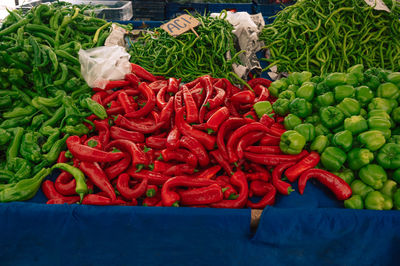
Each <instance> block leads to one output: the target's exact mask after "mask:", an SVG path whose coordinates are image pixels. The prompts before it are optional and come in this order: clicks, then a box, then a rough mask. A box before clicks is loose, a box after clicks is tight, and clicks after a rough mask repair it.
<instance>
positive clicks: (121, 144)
mask: <svg viewBox="0 0 400 266" xmlns="http://www.w3.org/2000/svg"><path fill="white" fill-rule="evenodd" d="M112 147H115V148H117V149H119V150H121V151H123V152H127V153H129V155H130V156H131V159H132V165H133V166H136V167H140V166H142V167H143V166H144V165H147V164H148V158H147V156H146V154H145V153H144V152H143V151H142V150H141V149H139V147H138V146H137V145H136V143H134V142H132V141H130V140H126V139H116V140H113V141H111V142H110V143H108V145H107V146H106V147H105V149H106V150H110V149H111V148H112Z"/></svg>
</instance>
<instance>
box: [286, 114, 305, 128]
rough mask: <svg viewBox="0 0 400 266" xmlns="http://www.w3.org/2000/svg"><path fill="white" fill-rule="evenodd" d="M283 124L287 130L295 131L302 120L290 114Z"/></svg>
mask: <svg viewBox="0 0 400 266" xmlns="http://www.w3.org/2000/svg"><path fill="white" fill-rule="evenodd" d="M283 124H284V126H285V129H286V130H290V129H294V128H295V127H296V126H298V125H300V124H301V119H300V118H299V117H298V116H297V115H294V114H288V115H287V116H286V117H285V119H284V120H283Z"/></svg>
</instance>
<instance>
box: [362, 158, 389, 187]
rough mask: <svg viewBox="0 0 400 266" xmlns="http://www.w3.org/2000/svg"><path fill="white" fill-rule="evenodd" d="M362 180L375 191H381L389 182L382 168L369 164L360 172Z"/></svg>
mask: <svg viewBox="0 0 400 266" xmlns="http://www.w3.org/2000/svg"><path fill="white" fill-rule="evenodd" d="M358 176H359V177H360V179H361V180H362V181H363V182H364V183H365V184H367V185H369V186H371V187H372V188H374V189H381V188H382V187H383V183H384V182H385V181H386V180H387V174H386V172H385V170H384V169H383V168H382V166H380V165H377V164H368V165H366V166H364V167H362V168H361V169H360V171H359V172H358Z"/></svg>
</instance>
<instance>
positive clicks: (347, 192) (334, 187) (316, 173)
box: [298, 168, 352, 200]
mask: <svg viewBox="0 0 400 266" xmlns="http://www.w3.org/2000/svg"><path fill="white" fill-rule="evenodd" d="M311 178H315V179H317V180H318V181H319V182H321V183H322V184H323V185H325V186H326V187H327V188H329V189H330V190H331V191H332V192H333V193H334V194H335V196H336V198H337V199H338V200H346V199H348V198H350V196H351V194H352V191H351V187H350V186H349V184H347V183H346V181H344V180H343V179H342V178H340V177H338V176H336V175H334V174H332V173H329V172H328V171H325V170H322V169H315V168H314V169H308V170H307V171H305V172H303V173H302V174H301V176H300V178H299V181H298V184H299V185H298V187H299V192H300V194H303V193H304V189H305V188H306V184H307V181H308V180H309V179H311Z"/></svg>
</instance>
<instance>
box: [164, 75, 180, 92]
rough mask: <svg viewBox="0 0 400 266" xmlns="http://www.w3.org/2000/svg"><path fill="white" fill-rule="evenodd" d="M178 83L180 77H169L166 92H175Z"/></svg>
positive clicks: (177, 88)
mask: <svg viewBox="0 0 400 266" xmlns="http://www.w3.org/2000/svg"><path fill="white" fill-rule="evenodd" d="M180 83H181V79H179V80H178V79H176V78H169V79H168V87H167V92H172V93H176V92H177V91H178V90H179V84H180Z"/></svg>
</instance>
